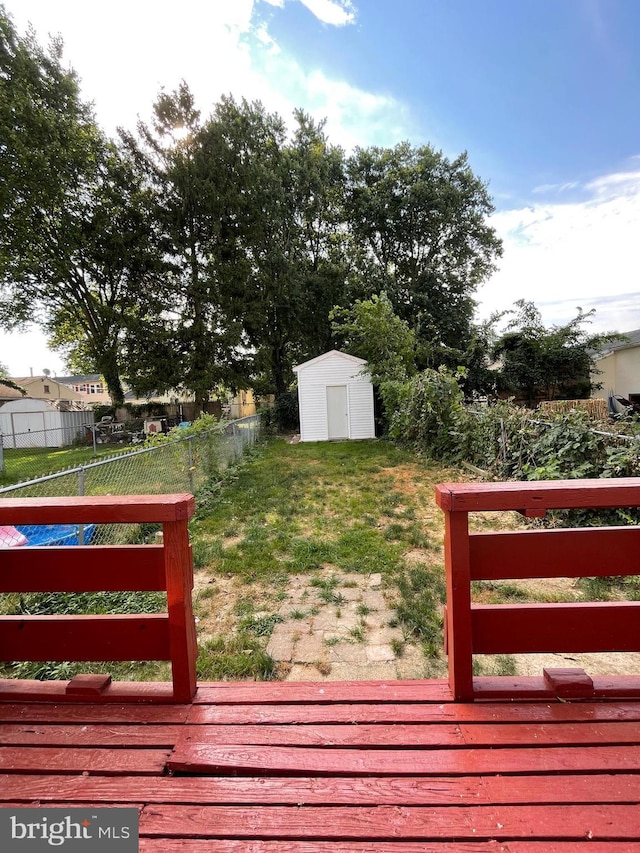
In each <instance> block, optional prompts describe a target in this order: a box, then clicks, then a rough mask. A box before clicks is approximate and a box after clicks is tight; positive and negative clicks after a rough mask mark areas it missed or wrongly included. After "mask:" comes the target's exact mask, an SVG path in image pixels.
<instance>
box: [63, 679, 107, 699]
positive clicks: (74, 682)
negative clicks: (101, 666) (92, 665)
mask: <svg viewBox="0 0 640 853" xmlns="http://www.w3.org/2000/svg"><path fill="white" fill-rule="evenodd" d="M110 684H111V676H110V675H98V674H95V675H94V674H91V673H89V674H87V675H74V677H73V678H72V679H71V681H69V683H68V684H67V688H66V693H67V695H69V696H85V697H86V698H87V699H89V698H90V697H95V696H99V695H100V694H101V693H103V692H104V691H105V690H106V688H107V687H108V686H109V685H110Z"/></svg>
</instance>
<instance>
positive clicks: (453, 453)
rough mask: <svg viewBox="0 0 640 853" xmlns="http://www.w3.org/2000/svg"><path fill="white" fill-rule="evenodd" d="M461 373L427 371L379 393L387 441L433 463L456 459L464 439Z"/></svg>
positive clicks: (464, 417)
mask: <svg viewBox="0 0 640 853" xmlns="http://www.w3.org/2000/svg"><path fill="white" fill-rule="evenodd" d="M463 376H464V374H463V372H462V371H459V372H458V373H452V372H451V371H449V370H447V369H446V368H445V367H439V368H438V369H437V370H432V369H427V370H423V371H422V372H421V373H418V374H417V375H416V376H414V377H412V378H411V379H409V380H407V381H406V382H385V383H383V384H382V385H381V388H380V391H381V395H382V402H383V405H384V410H385V418H386V421H387V429H388V435H389V438H391V439H392V440H393V441H397V442H398V443H400V444H408V445H409V446H411V447H413V448H414V449H415V450H418V451H420V452H422V453H425V454H427V455H428V456H431V457H433V458H436V459H445V460H454V459H458V458H459V457H460V455H461V453H462V451H463V449H464V444H465V437H466V428H465V423H466V418H467V415H466V411H465V408H464V405H463V394H462V390H461V388H460V381H461V380H462V378H463Z"/></svg>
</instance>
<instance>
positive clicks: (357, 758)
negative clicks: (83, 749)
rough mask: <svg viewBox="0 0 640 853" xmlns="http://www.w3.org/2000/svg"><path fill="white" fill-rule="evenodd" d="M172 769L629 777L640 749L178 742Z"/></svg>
mask: <svg viewBox="0 0 640 853" xmlns="http://www.w3.org/2000/svg"><path fill="white" fill-rule="evenodd" d="M167 767H168V768H169V769H170V770H173V771H174V772H180V773H193V772H205V773H214V772H216V773H218V772H222V771H223V770H225V769H226V770H229V771H233V772H234V773H244V774H245V775H247V774H251V773H266V772H269V773H287V774H288V773H299V774H303V775H318V776H321V775H338V776H345V775H356V776H359V775H384V774H387V775H392V776H403V775H405V776H408V775H429V774H431V775H440V774H456V775H465V776H468V775H476V774H478V775H481V774H485V773H491V772H494V773H501V774H505V773H558V772H565V773H570V772H574V773H575V772H591V773H595V772H606V771H608V772H620V773H623V772H627V773H628V772H638V771H640V746H632V745H626V744H625V745H624V746H597V747H595V746H594V747H590V748H583V747H579V746H574V747H547V748H544V749H536V748H532V749H526V748H524V749H523V748H518V747H513V748H508V749H489V750H487V749H484V750H483V749H453V750H451V749H440V750H414V749H403V750H394V749H385V750H380V749H367V750H360V749H313V748H307V747H280V746H268V747H265V746H257V745H252V746H241V745H228V746H224V745H216V746H213V745H210V744H202V743H189V744H185V743H179V744H178V745H177V746H176V748H175V749H174V752H173V754H172V756H171V758H170V759H169V761H168V762H167ZM639 826H640V824H639Z"/></svg>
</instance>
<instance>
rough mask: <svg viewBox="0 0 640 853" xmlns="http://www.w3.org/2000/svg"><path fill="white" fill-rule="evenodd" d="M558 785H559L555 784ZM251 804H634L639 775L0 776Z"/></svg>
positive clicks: (47, 796)
mask: <svg viewBox="0 0 640 853" xmlns="http://www.w3.org/2000/svg"><path fill="white" fill-rule="evenodd" d="M560 782H561V784H560ZM8 799H11V800H15V799H17V800H22V801H31V800H38V801H42V802H50V801H52V800H56V801H58V800H65V801H67V802H69V803H74V802H87V801H94V802H96V803H110V802H111V803H114V802H115V803H117V802H121V801H123V800H127V799H133V800H136V801H137V800H140V801H143V802H145V803H174V804H180V803H190V804H195V803H202V804H216V803H217V804H224V803H226V804H234V803H235V804H241V803H244V804H249V805H257V804H258V803H260V804H262V805H269V804H271V805H277V804H282V805H294V806H299V805H329V804H331V805H361V806H365V805H366V806H375V805H441V806H442V805H464V804H473V805H496V804H503V805H509V804H511V805H513V804H524V805H526V804H536V803H537V804H541V805H545V804H562V803H628V804H630V805H631V804H634V803H637V802H638V801H640V776H639V775H638V774H635V773H627V774H615V775H614V774H609V773H607V774H605V775H597V774H593V775H592V774H585V775H571V774H569V775H563V776H561V777H559V776H557V775H553V776H543V775H537V776H527V775H515V776H466V777H465V776H460V777H456V776H449V777H442V776H441V777H438V776H432V777H425V776H403V777H393V776H355V777H354V776H352V777H344V778H340V777H322V776H317V777H315V778H308V777H303V776H298V777H295V776H288V777H276V776H263V777H259V778H256V777H251V776H249V777H246V776H245V777H243V776H237V777H234V776H226V777H224V776H221V777H217V776H206V777H202V776H200V777H199V776H187V777H185V776H182V777H181V776H161V777H159V778H154V779H149V778H148V777H138V776H124V777H118V776H90V777H88V776H77V775H74V776H69V775H66V776H61V775H56V774H47V775H37V774H29V775H20V774H6V775H2V774H0V802H3V801H6V800H8Z"/></svg>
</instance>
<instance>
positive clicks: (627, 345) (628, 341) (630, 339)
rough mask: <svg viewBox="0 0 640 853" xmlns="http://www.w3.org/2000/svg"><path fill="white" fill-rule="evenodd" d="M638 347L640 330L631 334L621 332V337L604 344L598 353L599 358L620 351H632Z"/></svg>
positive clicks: (639, 344)
mask: <svg viewBox="0 0 640 853" xmlns="http://www.w3.org/2000/svg"><path fill="white" fill-rule="evenodd" d="M638 346H640V329H634V330H633V331H632V332H623V333H622V335H621V337H619V338H614V339H613V340H612V341H610V342H609V343H607V344H605V345H604V346H603V347H602V349H601V350H600V352H599V353H598V357H599V358H604V356H605V355H609V353H611V352H616V350H620V349H633V347H638Z"/></svg>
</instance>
